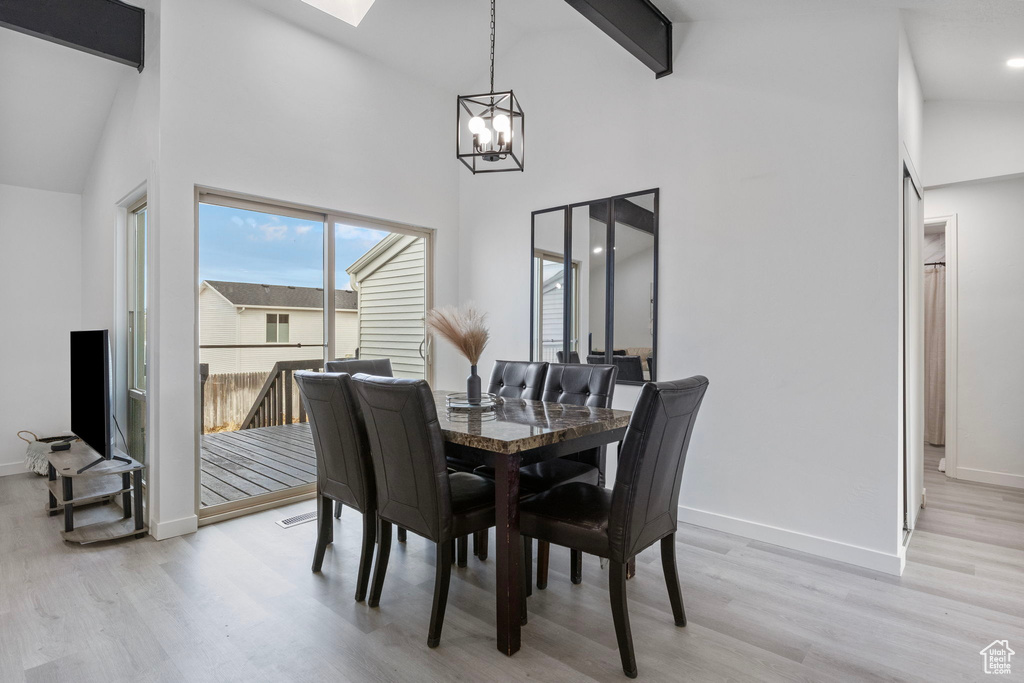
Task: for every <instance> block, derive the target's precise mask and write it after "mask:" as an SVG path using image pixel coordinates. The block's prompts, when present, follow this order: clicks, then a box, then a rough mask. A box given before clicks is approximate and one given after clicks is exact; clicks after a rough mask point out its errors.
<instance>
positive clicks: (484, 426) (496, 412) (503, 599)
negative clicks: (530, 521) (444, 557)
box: [434, 390, 630, 656]
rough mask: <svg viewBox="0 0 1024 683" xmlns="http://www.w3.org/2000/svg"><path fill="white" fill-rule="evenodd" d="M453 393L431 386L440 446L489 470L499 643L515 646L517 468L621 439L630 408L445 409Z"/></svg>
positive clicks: (541, 404)
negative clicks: (442, 444) (493, 528)
mask: <svg viewBox="0 0 1024 683" xmlns="http://www.w3.org/2000/svg"><path fill="white" fill-rule="evenodd" d="M452 393H453V392H449V391H440V390H436V391H434V401H435V404H436V407H437V416H438V421H439V422H440V426H441V432H442V433H443V435H444V439H445V442H446V443H445V448H446V450H447V451H448V453H449V455H452V456H453V457H456V458H460V459H466V460H474V459H475V460H477V461H483V463H484V464H487V465H490V466H491V467H493V468H494V510H495V515H494V517H495V537H496V538H495V553H494V560H495V573H496V580H495V600H496V616H497V646H498V650H499V651H501V652H503V653H505V654H506V655H509V656H511V655H513V654H515V652H516V651H517V650H519V646H520V642H521V638H520V629H521V625H522V618H523V616H524V615H523V614H522V612H521V606H520V600H521V599H522V595H521V591H522V590H523V587H522V576H521V572H522V571H523V567H522V565H521V561H522V542H521V540H520V536H519V468H520V467H522V466H524V465H530V464H533V463H535V462H540V461H542V460H550V459H553V458H560V457H564V456H567V455H572V454H575V453H578V452H580V451H585V450H587V449H591V448H596V447H600V446H606V445H608V444H612V443H616V442H618V441H621V440H622V437H623V435H624V434H625V433H626V426H627V425H628V424H629V417H630V411H628V410H614V409H611V408H592V407H589V406H578V405H571V404H566V403H553V402H548V401H532V400H525V399H517V398H504V399H500V400H499V401H498V402H497V405H495V406H493V407H488V408H486V409H470V410H465V409H450V408H449V406H448V397H449V395H451V394H452Z"/></svg>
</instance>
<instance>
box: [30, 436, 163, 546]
mask: <svg viewBox="0 0 1024 683" xmlns="http://www.w3.org/2000/svg"><path fill="white" fill-rule="evenodd" d="M46 459H47V460H48V461H49V468H48V470H49V481H47V482H46V484H47V489H48V492H47V498H48V501H47V503H48V504H47V507H46V511H47V512H48V513H49V514H50V515H51V516H52V515H58V514H60V513H61V512H63V513H64V531H63V534H62V535H63V536H64V540H65V541H69V542H71V543H82V544H85V543H95V542H96V541H109V540H113V539H115V538H125V537H128V536H134V537H135V538H142V537H143V536H145V535H146V532H147V531H148V529H147V528H146V523H145V519H144V510H143V507H142V502H143V498H142V471H143V470H144V469H145V465H143V464H142V463H140V462H139V461H137V460H134V459H132V458H129V457H125V456H124V455H123V454H119V455H117V456H115V457H114V458H112V459H110V460H107V459H105V458H102V457H99V453H97V452H96V451H94V450H93V449H92V448H90V447H89V446H87V445H86V444H85V443H84V442H82V441H78V442H75V443H74V444H72V446H71V448H70V449H68V450H66V451H56V452H50V453H47V454H46ZM133 494H134V496H133ZM118 496H121V508H118V507H116V506H114V505H110V506H107V507H102V508H94V509H90V510H86V511H84V512H83V514H85V516H86V517H88V522H89V523H87V524H84V525H80V526H77V527H76V526H75V508H76V506H82V505H86V504H89V503H109V502H111V501H114V500H116V499H117V497H118ZM122 509H123V512H122Z"/></svg>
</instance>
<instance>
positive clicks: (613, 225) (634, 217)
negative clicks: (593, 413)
mask: <svg viewBox="0 0 1024 683" xmlns="http://www.w3.org/2000/svg"><path fill="white" fill-rule="evenodd" d="M532 242H533V244H532V252H531V253H532V259H533V268H532V273H533V283H532V292H533V295H532V318H531V331H530V335H531V354H532V355H531V357H532V359H534V360H545V361H548V362H559V363H562V362H569V363H584V364H587V363H589V364H614V365H616V366H617V367H618V368H619V374H618V382H619V383H623V384H641V383H643V382H650V381H654V380H655V379H656V378H657V376H656V368H657V362H656V356H657V338H658V335H657V332H658V306H657V297H658V259H657V251H658V190H646V191H643V192H634V193H630V194H624V195H618V196H615V197H608V198H605V199H598V200H593V201H588V202H580V203H578V204H571V205H567V206H562V207H555V208H552V209H545V210H543V211H535V212H534V213H533V240H532Z"/></svg>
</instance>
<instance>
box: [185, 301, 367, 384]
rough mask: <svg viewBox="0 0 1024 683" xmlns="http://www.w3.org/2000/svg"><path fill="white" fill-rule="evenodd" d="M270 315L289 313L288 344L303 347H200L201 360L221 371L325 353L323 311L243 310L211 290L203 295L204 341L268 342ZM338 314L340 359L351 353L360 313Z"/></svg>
mask: <svg viewBox="0 0 1024 683" xmlns="http://www.w3.org/2000/svg"><path fill="white" fill-rule="evenodd" d="M268 313H274V314H282V313H283V314H287V315H288V316H289V321H288V322H289V325H288V326H289V334H288V343H289V344H298V343H301V344H302V345H303V348H301V349H299V348H281V347H271V348H265V349H261V348H250V349H200V353H199V359H200V360H199V362H200V363H208V364H209V366H210V374H222V373H235V372H255V371H258V372H269V371H270V369H271V368H272V367H274V363H276V362H277V361H279V360H300V359H303V358H310V359H313V358H322V357H323V346H322V344H323V338H324V335H323V314H322V313H321V312H320V311H318V310H313V309H294V308H243V309H239V308H236V307H235V306H234V305H233V304H231V303H230V302H228V301H227V300H226V299H225V298H224V297H222V296H221V295H220V294H218V293H217V292H215V291H214V290H212V289H210V288H207V289H205V290H203V291H202V292H201V293H200V295H199V344H200V346H206V345H210V344H225V345H228V344H266V343H267V314H268ZM335 316H336V317H335V336H336V339H337V345H336V349H335V355H336V356H337V357H338V358H348V357H352V356H354V355H355V350H356V345H357V339H358V316H357V314H356V312H355V311H337V312H336V313H335ZM307 344H308V345H309V346H306V345H307Z"/></svg>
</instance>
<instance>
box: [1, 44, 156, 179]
mask: <svg viewBox="0 0 1024 683" xmlns="http://www.w3.org/2000/svg"><path fill="white" fill-rule="evenodd" d="M134 73H136V71H135V70H134V69H133V68H132V67H130V66H124V65H121V64H117V63H115V62H112V61H110V60H107V59H103V58H101V57H96V56H94V55H89V54H85V53H84V52H79V51H77V50H72V49H70V48H67V47H63V46H61V45H55V44H53V43H48V42H46V41H44V40H40V39H39V38H34V37H32V36H27V35H23V34H21V33H16V32H14V31H11V30H9V29H6V28H0V183H3V184H5V185H21V186H23V187H34V188H37V189H43V190H53V191H55V192H73V193H80V192H81V191H82V187H83V185H84V184H85V177H86V173H87V172H88V170H89V165H90V164H91V163H92V157H93V152H94V151H95V150H96V145H97V143H98V142H99V140H100V136H101V135H102V133H103V127H104V125H105V124H106V121H107V114H108V113H109V112H110V105H111V103H112V102H113V101H114V94H115V93H116V92H117V86H118V84H119V83H120V81H121V79H122V78H124V77H125V76H128V75H130V74H134Z"/></svg>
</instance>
